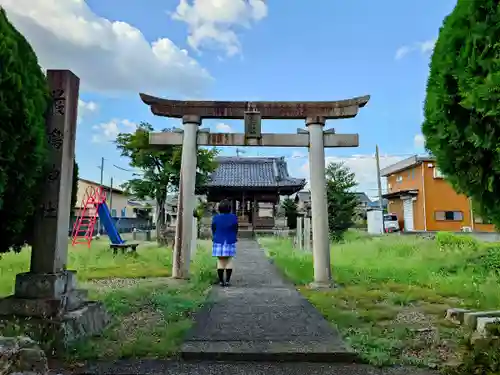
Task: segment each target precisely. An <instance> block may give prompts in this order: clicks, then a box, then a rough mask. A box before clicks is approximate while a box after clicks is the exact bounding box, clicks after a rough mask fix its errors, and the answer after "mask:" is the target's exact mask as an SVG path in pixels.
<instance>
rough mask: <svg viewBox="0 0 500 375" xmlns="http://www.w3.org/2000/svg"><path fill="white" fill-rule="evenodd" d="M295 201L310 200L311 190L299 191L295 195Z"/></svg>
mask: <svg viewBox="0 0 500 375" xmlns="http://www.w3.org/2000/svg"><path fill="white" fill-rule="evenodd" d="M295 200H296V201H302V202H305V203H308V202H311V192H310V191H299V192H298V193H297V195H296V197H295Z"/></svg>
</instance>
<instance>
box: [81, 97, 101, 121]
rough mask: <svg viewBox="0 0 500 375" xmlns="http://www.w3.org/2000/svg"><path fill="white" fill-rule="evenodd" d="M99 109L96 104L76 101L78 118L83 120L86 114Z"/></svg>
mask: <svg viewBox="0 0 500 375" xmlns="http://www.w3.org/2000/svg"><path fill="white" fill-rule="evenodd" d="M98 109H99V106H98V105H97V103H95V102H93V101H90V102H85V101H83V100H81V99H79V100H78V117H79V118H83V117H85V116H87V115H88V114H91V113H95V112H97V110H98Z"/></svg>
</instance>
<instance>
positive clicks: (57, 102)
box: [52, 89, 66, 116]
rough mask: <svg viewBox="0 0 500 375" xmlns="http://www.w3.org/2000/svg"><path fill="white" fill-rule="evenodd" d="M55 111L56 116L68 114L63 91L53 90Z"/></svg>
mask: <svg viewBox="0 0 500 375" xmlns="http://www.w3.org/2000/svg"><path fill="white" fill-rule="evenodd" d="M52 100H53V102H52V103H53V110H54V113H55V114H56V115H59V116H64V114H65V113H66V97H65V96H64V90H63V89H55V90H52Z"/></svg>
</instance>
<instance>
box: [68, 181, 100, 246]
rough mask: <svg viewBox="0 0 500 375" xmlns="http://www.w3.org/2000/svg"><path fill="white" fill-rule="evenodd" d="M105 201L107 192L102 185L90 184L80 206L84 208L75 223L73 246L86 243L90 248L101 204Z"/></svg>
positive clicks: (72, 235)
mask: <svg viewBox="0 0 500 375" xmlns="http://www.w3.org/2000/svg"><path fill="white" fill-rule="evenodd" d="M105 201H106V192H105V191H104V189H103V188H102V187H101V186H99V187H93V186H89V187H88V188H87V190H86V191H85V195H84V197H83V200H82V205H81V206H80V207H83V209H80V213H79V215H78V217H77V218H76V220H75V224H74V225H73V232H72V234H71V237H72V245H73V246H75V245H84V244H86V245H87V246H88V247H89V248H90V243H91V242H92V237H93V235H94V227H95V223H96V221H97V216H98V211H99V206H100V205H101V204H102V203H104V202H105Z"/></svg>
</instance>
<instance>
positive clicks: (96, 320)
mask: <svg viewBox="0 0 500 375" xmlns="http://www.w3.org/2000/svg"><path fill="white" fill-rule="evenodd" d="M47 80H48V84H49V89H50V93H51V95H52V102H51V108H49V112H48V114H47V121H46V136H47V143H48V148H49V152H48V156H47V162H48V164H47V165H48V172H47V175H46V177H45V179H44V181H43V183H42V184H41V186H40V189H42V199H41V201H40V202H39V206H38V208H37V210H36V212H35V225H34V235H33V243H32V251H31V263H30V270H29V272H26V273H20V274H18V275H16V283H15V290H14V294H13V295H11V296H8V297H6V298H2V299H0V321H3V322H4V324H9V322H16V324H19V325H21V327H22V328H23V329H24V330H25V331H26V332H29V333H30V334H31V335H32V336H33V339H35V340H37V341H40V342H50V343H51V344H52V345H53V346H54V348H56V347H64V346H66V345H67V344H68V343H70V342H72V341H74V340H77V339H80V338H82V337H85V336H89V335H93V334H98V333H100V332H101V331H102V330H103V329H104V327H105V326H106V325H107V323H108V322H109V316H108V314H107V313H106V311H105V309H104V307H103V306H102V304H101V303H100V302H95V301H89V300H88V299H87V291H86V290H84V289H79V288H78V286H77V280H76V271H70V270H68V269H67V259H68V232H69V219H70V211H71V189H72V181H73V161H74V157H75V137H76V120H77V108H78V91H79V78H78V77H77V76H75V75H74V74H73V73H72V72H71V71H69V70H49V71H48V72H47ZM27 152H29V151H28V150H27Z"/></svg>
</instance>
